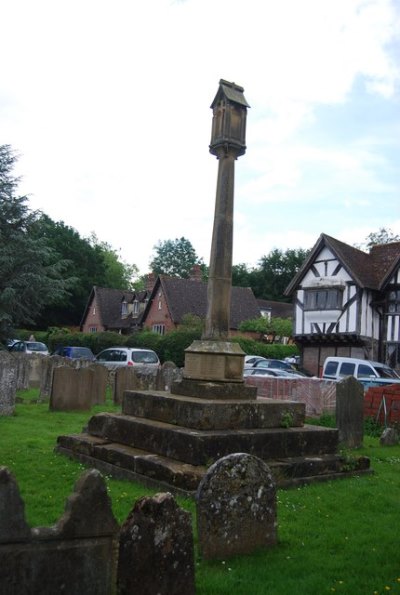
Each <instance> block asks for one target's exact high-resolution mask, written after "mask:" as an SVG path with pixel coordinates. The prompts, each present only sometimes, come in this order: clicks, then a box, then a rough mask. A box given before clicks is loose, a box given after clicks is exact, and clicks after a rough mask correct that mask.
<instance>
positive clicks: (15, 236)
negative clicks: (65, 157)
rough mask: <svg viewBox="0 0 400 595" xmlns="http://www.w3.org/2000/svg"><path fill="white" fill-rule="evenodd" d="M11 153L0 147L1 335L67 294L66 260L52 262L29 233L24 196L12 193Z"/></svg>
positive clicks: (30, 220)
mask: <svg viewBox="0 0 400 595" xmlns="http://www.w3.org/2000/svg"><path fill="white" fill-rule="evenodd" d="M16 159H17V158H16V156H15V154H14V153H13V152H12V149H11V147H10V145H0V336H1V338H2V339H4V338H6V337H7V336H9V335H10V333H11V332H12V328H13V327H16V326H21V325H34V324H35V322H36V320H37V318H38V316H39V315H40V313H41V312H43V311H44V309H45V308H46V307H48V306H49V305H51V304H54V303H56V302H57V301H58V300H62V299H64V298H65V297H66V295H67V290H68V288H69V287H70V284H71V281H72V280H71V279H68V278H66V277H65V274H64V272H65V267H66V263H65V261H63V260H62V259H58V260H55V259H54V253H53V250H52V249H51V248H50V247H49V245H48V243H47V241H46V239H45V238H34V237H33V236H32V234H31V230H32V226H33V225H34V223H35V220H36V217H37V214H36V213H34V212H31V211H30V210H29V207H28V204H27V201H28V199H27V197H26V196H17V195H16V191H17V186H18V181H19V180H18V178H16V177H14V176H13V175H12V171H13V168H14V166H15V163H16Z"/></svg>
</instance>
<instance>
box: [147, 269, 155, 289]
mask: <svg viewBox="0 0 400 595" xmlns="http://www.w3.org/2000/svg"><path fill="white" fill-rule="evenodd" d="M155 282H156V276H155V274H154V273H148V274H147V277H146V284H145V290H146V291H148V292H151V291H152V290H153V287H154V284H155Z"/></svg>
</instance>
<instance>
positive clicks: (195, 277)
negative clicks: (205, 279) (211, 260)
mask: <svg viewBox="0 0 400 595" xmlns="http://www.w3.org/2000/svg"><path fill="white" fill-rule="evenodd" d="M189 279H190V280H191V281H201V280H202V274H201V267H200V265H199V264H194V265H193V267H192V270H191V271H190V277H189Z"/></svg>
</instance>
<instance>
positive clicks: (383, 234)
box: [365, 227, 400, 250]
mask: <svg viewBox="0 0 400 595" xmlns="http://www.w3.org/2000/svg"><path fill="white" fill-rule="evenodd" d="M365 240H366V244H365V247H366V248H367V249H368V250H369V249H370V248H372V246H376V245H378V244H390V243H391V242H400V236H398V235H396V234H394V233H393V232H392V230H391V229H386V228H385V227H380V228H379V230H378V231H376V232H372V233H370V234H368V235H367V237H366V238H365Z"/></svg>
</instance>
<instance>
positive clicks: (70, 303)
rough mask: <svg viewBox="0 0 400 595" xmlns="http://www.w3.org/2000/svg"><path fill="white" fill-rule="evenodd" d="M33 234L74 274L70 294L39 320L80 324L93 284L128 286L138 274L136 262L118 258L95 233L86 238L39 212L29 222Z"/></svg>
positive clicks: (128, 287) (116, 287)
mask: <svg viewBox="0 0 400 595" xmlns="http://www.w3.org/2000/svg"><path fill="white" fill-rule="evenodd" d="M32 233H33V234H34V236H35V237H36V238H46V241H47V242H48V244H49V246H51V248H52V249H53V257H54V260H55V261H56V260H57V259H63V260H64V261H65V262H66V274H68V275H70V276H73V277H74V278H75V283H74V285H73V287H72V288H71V291H70V294H69V295H68V296H66V297H65V299H64V300H63V301H62V302H58V303H57V304H54V306H53V307H52V308H48V309H47V310H46V320H45V319H43V320H42V321H41V322H42V324H45V323H47V324H46V326H48V325H53V326H63V325H79V323H80V321H81V318H82V314H83V312H84V309H85V306H86V302H87V299H88V297H89V294H90V291H91V289H92V287H93V286H94V285H98V286H100V287H110V288H112V289H130V288H131V286H132V276H133V275H134V274H137V267H136V266H135V265H127V264H126V263H124V262H122V261H120V260H119V257H118V254H117V252H116V251H115V250H113V248H112V247H111V246H110V245H109V244H107V243H106V242H100V241H99V240H98V238H97V236H96V235H95V234H92V235H91V237H90V238H89V239H87V238H82V237H81V236H80V235H79V233H78V232H77V231H76V230H75V229H73V228H72V227H69V226H68V225H65V223H64V222H63V221H58V222H55V221H53V220H52V219H50V217H48V216H47V215H45V214H44V213H40V216H39V217H37V219H36V221H35V223H34V224H33V226H32Z"/></svg>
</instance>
